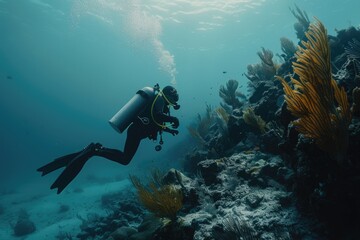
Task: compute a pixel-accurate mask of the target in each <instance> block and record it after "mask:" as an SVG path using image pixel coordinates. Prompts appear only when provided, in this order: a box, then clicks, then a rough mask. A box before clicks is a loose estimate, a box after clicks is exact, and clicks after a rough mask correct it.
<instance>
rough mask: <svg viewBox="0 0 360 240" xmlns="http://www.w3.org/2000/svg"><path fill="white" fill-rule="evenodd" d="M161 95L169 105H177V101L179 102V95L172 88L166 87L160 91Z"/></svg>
mask: <svg viewBox="0 0 360 240" xmlns="http://www.w3.org/2000/svg"><path fill="white" fill-rule="evenodd" d="M162 92H163V94H164V95H165V99H166V101H167V102H169V104H172V105H177V101H179V95H178V93H177V91H176V89H175V88H174V87H172V86H166V87H164V88H163V90H162Z"/></svg>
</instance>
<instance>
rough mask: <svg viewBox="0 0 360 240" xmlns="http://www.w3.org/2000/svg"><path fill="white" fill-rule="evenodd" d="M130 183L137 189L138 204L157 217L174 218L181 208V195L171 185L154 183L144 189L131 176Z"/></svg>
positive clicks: (180, 192) (136, 179)
mask: <svg viewBox="0 0 360 240" xmlns="http://www.w3.org/2000/svg"><path fill="white" fill-rule="evenodd" d="M130 179H131V182H132V183H133V184H134V186H135V188H136V189H137V192H138V196H139V200H140V202H141V203H142V204H143V205H144V207H145V208H146V209H147V210H149V211H150V212H152V213H153V214H154V215H155V216H157V217H166V218H169V219H170V220H174V219H175V218H176V214H177V212H178V211H179V210H180V209H181V208H182V206H183V194H182V191H181V190H180V189H177V188H175V186H173V185H161V186H157V184H156V183H155V181H151V182H150V183H149V187H148V188H147V187H145V186H144V185H143V184H142V183H141V182H140V180H139V179H138V178H136V177H134V176H131V177H130Z"/></svg>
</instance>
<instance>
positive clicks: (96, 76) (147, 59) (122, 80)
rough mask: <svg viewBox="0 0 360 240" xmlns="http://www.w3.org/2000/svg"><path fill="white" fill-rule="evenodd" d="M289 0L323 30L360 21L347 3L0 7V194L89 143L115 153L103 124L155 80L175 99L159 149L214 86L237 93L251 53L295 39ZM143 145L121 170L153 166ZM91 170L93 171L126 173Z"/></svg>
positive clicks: (116, 143)
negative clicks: (175, 121)
mask: <svg viewBox="0 0 360 240" xmlns="http://www.w3.org/2000/svg"><path fill="white" fill-rule="evenodd" d="M295 4H297V5H298V6H299V7H300V8H301V9H305V10H306V11H307V13H308V15H309V17H310V18H311V19H313V18H312V17H313V16H316V17H317V18H319V19H321V21H323V22H324V24H325V25H326V26H327V28H328V31H329V33H330V34H331V33H333V32H334V31H335V29H342V28H346V27H348V26H350V25H355V26H358V24H359V15H358V9H359V7H360V3H359V2H358V1H355V0H352V1H351V0H348V1H335V0H332V1H325V0H323V1H320V0H319V1H286V0H232V1H231V0H229V1H216V0H212V1H181V0H178V1H170V2H169V1H135V0H132V1H110V0H108V1H106V0H89V1H80V0H79V1H76V0H74V1H70V0H66V1H60V0H56V1H44V0H28V1H20V0H1V1H0V32H1V42H0V43H1V44H0V98H1V101H0V111H1V118H0V121H1V122H0V125H1V142H0V149H1V154H2V156H1V160H0V180H1V185H2V187H3V188H7V187H10V188H13V187H16V186H17V185H19V184H22V183H28V182H31V181H34V180H35V181H37V180H39V181H48V179H47V180H46V179H40V178H39V176H38V175H37V173H36V172H35V169H36V168H37V167H39V166H40V165H42V164H44V163H46V162H48V161H49V160H52V159H54V158H55V157H58V156H61V155H64V154H65V153H69V152H73V151H75V150H78V149H81V148H82V147H84V146H86V145H87V144H88V143H89V142H92V141H93V142H101V143H103V144H104V145H106V146H110V147H114V148H119V149H121V150H122V146H123V143H124V136H122V135H119V134H118V133H117V132H115V131H114V130H113V129H112V128H111V127H110V126H109V125H108V119H110V118H111V117H112V115H113V114H114V113H116V112H117V111H118V110H119V109H120V108H121V106H122V105H123V104H125V103H126V102H127V101H128V100H129V99H130V98H131V97H132V96H133V95H134V94H135V93H136V91H137V90H138V89H141V88H143V87H144V86H153V85H154V84H156V83H159V84H160V86H161V87H164V86H166V85H174V86H175V87H176V88H177V89H178V92H179V95H180V101H179V103H180V105H181V109H180V110H179V112H175V113H174V114H175V115H177V116H178V117H179V119H180V124H181V125H180V134H179V136H178V137H172V136H165V138H166V139H165V145H164V149H165V150H166V148H170V147H171V145H172V144H175V143H177V142H179V141H181V139H182V138H186V135H188V133H187V129H186V126H187V125H188V124H189V123H190V122H191V121H192V120H194V119H195V118H196V116H197V114H198V113H202V112H203V111H204V109H205V106H206V104H211V105H217V104H218V102H219V97H218V89H219V86H220V85H222V84H225V82H226V81H227V80H229V79H236V80H238V81H239V82H240V84H239V85H240V86H242V88H241V89H242V90H243V91H244V93H246V84H247V79H246V78H245V76H243V73H244V72H246V66H247V65H248V64H249V63H253V62H256V61H257V58H258V56H257V55H256V52H257V51H259V50H260V49H261V47H265V48H268V49H272V50H273V51H274V52H275V53H276V52H280V43H279V39H280V37H283V36H286V37H288V38H289V39H291V40H293V41H295V42H296V36H295V33H294V30H293V23H294V22H295V19H294V16H293V15H292V13H291V12H290V10H289V8H295ZM123 135H124V134H123ZM154 146H155V144H154V143H152V142H150V141H146V140H145V141H143V143H142V145H141V146H140V149H139V151H138V153H137V154H136V156H135V159H134V160H133V162H132V164H131V165H134V164H137V163H140V162H142V161H145V162H146V160H148V158H149V156H153V158H154V159H156V158H158V156H159V153H156V152H154V151H153V147H154ZM150 158H151V157H150ZM159 161H161V160H159ZM157 163H158V162H157ZM91 164H95V165H96V166H95V165H94V166H95V167H94V168H93V169H96V171H95V170H92V171H95V173H96V174H100V175H102V174H104V173H101V172H102V171H105V172H106V171H112V173H111V174H116V173H122V172H125V175H127V173H128V172H129V169H132V168H133V166H129V167H124V166H120V165H114V163H108V162H107V161H99V160H95V161H92V163H91ZM91 164H89V166H87V167H86V168H88V169H84V170H83V171H91V168H92V167H91ZM160 164H161V163H160ZM99 169H103V170H99ZM111 169H112V170H111ZM131 171H135V170H134V169H132V170H131ZM106 174H110V173H106Z"/></svg>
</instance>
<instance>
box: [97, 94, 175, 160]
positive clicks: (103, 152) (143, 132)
mask: <svg viewBox="0 0 360 240" xmlns="http://www.w3.org/2000/svg"><path fill="white" fill-rule="evenodd" d="M152 102H153V100H152V101H151V103H150V104H149V105H148V106H147V107H146V108H145V109H144V110H143V111H142V112H141V113H140V114H139V116H137V117H136V119H134V121H133V122H132V123H131V125H130V126H129V128H128V130H127V137H126V142H125V147H124V151H120V150H117V149H111V148H105V147H101V148H99V149H97V151H96V152H95V155H96V156H101V157H104V158H107V159H110V160H112V161H115V162H118V163H121V164H123V165H127V164H129V163H130V161H131V159H132V158H133V157H134V155H135V153H136V151H137V149H138V147H139V144H140V142H141V140H142V139H144V138H149V139H152V140H156V138H157V134H158V132H159V131H162V130H164V131H167V132H170V133H172V131H171V130H170V129H162V128H161V127H160V126H158V125H157V124H156V123H155V122H154V121H153V119H152V116H151V111H152V113H153V117H154V119H155V121H156V122H157V123H159V124H161V125H162V124H164V122H173V121H174V117H172V116H170V115H168V114H169V107H168V106H167V105H166V104H165V100H164V99H163V97H161V96H159V97H158V98H157V99H156V101H155V104H154V107H153V109H152Z"/></svg>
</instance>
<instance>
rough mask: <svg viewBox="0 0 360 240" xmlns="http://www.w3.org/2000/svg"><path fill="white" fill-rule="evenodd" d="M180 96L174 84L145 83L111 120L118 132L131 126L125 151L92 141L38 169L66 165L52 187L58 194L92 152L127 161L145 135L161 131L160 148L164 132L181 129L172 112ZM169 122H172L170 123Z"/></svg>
mask: <svg viewBox="0 0 360 240" xmlns="http://www.w3.org/2000/svg"><path fill="white" fill-rule="evenodd" d="M178 100H179V95H178V93H177V91H176V89H175V88H174V87H172V86H166V87H164V88H163V89H162V90H161V89H160V87H159V85H158V84H156V85H155V86H154V87H153V88H151V87H144V88H143V89H141V90H139V91H138V92H137V93H136V94H135V96H134V97H133V98H131V99H130V100H129V102H128V103H126V104H125V105H124V106H123V107H122V108H121V109H120V110H119V111H118V112H117V113H116V114H115V115H114V116H113V117H112V118H111V119H110V120H109V123H110V125H111V126H112V127H113V128H114V129H115V130H116V131H118V132H119V133H122V132H123V131H125V130H126V129H128V130H127V137H126V141H125V147H124V151H120V150H117V149H111V148H106V147H104V146H102V145H101V144H100V143H90V144H89V145H88V146H87V147H85V148H84V149H83V150H81V151H79V152H75V153H71V154H68V155H65V156H62V157H59V158H57V159H55V160H54V161H52V162H50V163H48V164H46V165H44V166H42V167H40V168H39V169H37V171H39V172H42V176H44V175H46V174H48V173H50V172H52V171H54V170H57V169H59V168H61V167H65V169H64V170H63V172H62V173H61V174H60V176H59V177H58V178H57V179H56V180H55V182H54V183H53V184H52V185H51V187H50V188H51V189H54V188H57V193H58V194H59V193H61V192H62V191H63V190H64V189H65V187H66V186H67V185H68V184H69V183H70V182H71V181H72V180H73V179H74V178H75V177H76V176H77V174H78V173H79V172H80V171H81V169H82V168H83V166H84V165H85V163H86V162H87V160H89V159H90V158H91V157H93V156H99V157H103V158H106V159H109V160H111V161H114V162H117V163H120V164H123V165H127V164H129V163H130V161H131V159H132V158H133V157H134V155H135V153H136V151H137V149H138V146H139V144H140V142H141V140H142V139H144V138H149V139H151V140H154V141H156V140H157V136H158V135H160V141H159V145H157V146H156V147H155V150H156V151H160V150H161V145H162V144H163V141H162V132H168V133H170V134H172V135H173V136H175V135H177V134H178V133H179V132H178V131H177V130H176V128H178V126H179V120H178V119H177V118H176V117H173V116H171V115H170V106H172V107H173V108H174V109H175V110H177V109H179V108H180V105H178V104H177V101H178ZM166 123H170V124H171V126H169V125H166Z"/></svg>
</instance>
